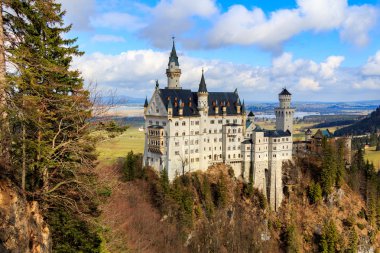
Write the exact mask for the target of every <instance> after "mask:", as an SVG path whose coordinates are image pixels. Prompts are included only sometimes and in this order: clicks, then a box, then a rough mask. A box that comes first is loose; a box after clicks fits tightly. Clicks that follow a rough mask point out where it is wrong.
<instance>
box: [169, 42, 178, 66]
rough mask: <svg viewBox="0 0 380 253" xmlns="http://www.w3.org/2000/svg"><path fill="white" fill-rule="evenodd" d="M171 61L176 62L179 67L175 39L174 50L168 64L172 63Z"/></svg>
mask: <svg viewBox="0 0 380 253" xmlns="http://www.w3.org/2000/svg"><path fill="white" fill-rule="evenodd" d="M171 62H174V63H175V65H176V66H178V67H179V62H178V56H177V51H176V50H175V45H174V40H173V47H172V51H171V52H170V56H169V63H168V65H170V63H171Z"/></svg>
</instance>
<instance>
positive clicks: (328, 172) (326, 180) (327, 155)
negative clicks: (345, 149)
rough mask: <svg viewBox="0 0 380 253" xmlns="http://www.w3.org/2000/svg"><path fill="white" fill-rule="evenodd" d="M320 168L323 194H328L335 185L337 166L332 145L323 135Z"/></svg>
mask: <svg viewBox="0 0 380 253" xmlns="http://www.w3.org/2000/svg"><path fill="white" fill-rule="evenodd" d="M322 154H323V157H322V168H321V186H322V191H323V193H324V194H326V195H327V194H330V193H331V191H332V188H333V187H334V186H335V182H336V175H337V168H336V160H335V155H334V149H333V148H332V145H331V144H330V143H329V142H328V141H327V138H326V137H324V138H323V140H322Z"/></svg>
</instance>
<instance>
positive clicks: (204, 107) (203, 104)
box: [198, 69, 208, 113]
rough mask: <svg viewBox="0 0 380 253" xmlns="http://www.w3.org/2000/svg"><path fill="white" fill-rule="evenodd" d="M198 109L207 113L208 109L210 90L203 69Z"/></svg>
mask: <svg viewBox="0 0 380 253" xmlns="http://www.w3.org/2000/svg"><path fill="white" fill-rule="evenodd" d="M198 110H199V111H204V112H205V113H206V112H207V111H208V92H207V87H206V81H205V76H204V71H203V69H202V77H201V81H200V83H199V88H198Z"/></svg>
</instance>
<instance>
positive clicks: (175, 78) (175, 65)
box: [166, 36, 181, 89]
mask: <svg viewBox="0 0 380 253" xmlns="http://www.w3.org/2000/svg"><path fill="white" fill-rule="evenodd" d="M174 39H175V38H174V36H173V37H172V40H173V46H172V51H171V52H170V56H169V63H168V68H167V69H166V76H167V77H168V87H167V88H168V89H181V85H180V82H179V78H180V76H181V69H180V68H179V62H178V56H177V51H176V50H175V41H174Z"/></svg>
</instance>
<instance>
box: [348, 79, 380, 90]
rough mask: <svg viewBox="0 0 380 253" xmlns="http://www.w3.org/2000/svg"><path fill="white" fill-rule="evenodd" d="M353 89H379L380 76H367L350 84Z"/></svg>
mask: <svg viewBox="0 0 380 253" xmlns="http://www.w3.org/2000/svg"><path fill="white" fill-rule="evenodd" d="M352 87H353V88H355V89H361V90H363V89H367V90H380V78H367V79H364V80H361V81H358V82H355V83H354V84H353V85H352Z"/></svg>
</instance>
